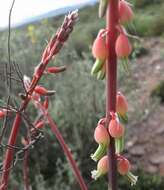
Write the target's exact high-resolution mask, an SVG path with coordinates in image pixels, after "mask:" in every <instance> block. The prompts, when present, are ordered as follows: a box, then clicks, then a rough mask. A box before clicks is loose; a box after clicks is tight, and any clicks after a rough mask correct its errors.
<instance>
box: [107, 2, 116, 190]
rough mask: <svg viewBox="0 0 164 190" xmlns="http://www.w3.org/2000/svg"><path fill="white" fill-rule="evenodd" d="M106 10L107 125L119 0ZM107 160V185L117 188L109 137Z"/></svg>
mask: <svg viewBox="0 0 164 190" xmlns="http://www.w3.org/2000/svg"><path fill="white" fill-rule="evenodd" d="M108 2H109V3H108V10H107V20H106V24H107V26H106V27H107V31H110V32H109V33H108V34H107V39H106V41H107V48H108V52H109V53H108V59H107V62H106V122H107V123H106V124H107V126H108V124H109V122H110V119H111V116H110V113H111V112H114V113H115V112H116V92H117V55H116V52H115V43H116V39H117V34H118V30H117V26H118V22H119V9H118V8H119V0H109V1H108ZM108 162H109V166H110V171H108V176H109V185H110V186H111V189H112V190H117V161H116V155H115V140H114V138H113V137H111V138H110V144H109V148H108Z"/></svg>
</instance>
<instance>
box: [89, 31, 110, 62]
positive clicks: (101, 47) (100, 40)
mask: <svg viewBox="0 0 164 190" xmlns="http://www.w3.org/2000/svg"><path fill="white" fill-rule="evenodd" d="M104 33H105V29H101V30H100V31H99V33H98V35H97V38H96V39H95V41H94V43H93V46H92V54H93V57H95V58H96V59H101V60H105V59H106V58H107V56H108V49H107V45H106V39H105V35H104Z"/></svg>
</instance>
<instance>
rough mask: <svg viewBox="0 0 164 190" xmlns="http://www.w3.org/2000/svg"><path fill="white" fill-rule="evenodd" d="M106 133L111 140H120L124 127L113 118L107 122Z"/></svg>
mask: <svg viewBox="0 0 164 190" xmlns="http://www.w3.org/2000/svg"><path fill="white" fill-rule="evenodd" d="M108 131H109V133H110V135H111V136H112V137H113V138H120V137H122V136H123V135H124V127H123V126H122V125H121V124H120V123H119V122H118V121H117V120H116V119H115V118H112V119H111V121H110V122H109V126H108Z"/></svg>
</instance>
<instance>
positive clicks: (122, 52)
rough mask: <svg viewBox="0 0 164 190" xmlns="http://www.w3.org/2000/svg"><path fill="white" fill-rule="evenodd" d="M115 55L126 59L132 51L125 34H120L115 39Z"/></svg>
mask: <svg viewBox="0 0 164 190" xmlns="http://www.w3.org/2000/svg"><path fill="white" fill-rule="evenodd" d="M115 50H116V54H117V57H118V58H120V59H127V57H128V56H129V55H130V54H131V52H132V46H131V44H130V42H129V40H128V38H127V36H126V35H125V34H122V33H121V34H120V35H119V36H118V38H117V40H116V46H115Z"/></svg>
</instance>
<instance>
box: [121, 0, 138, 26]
mask: <svg viewBox="0 0 164 190" xmlns="http://www.w3.org/2000/svg"><path fill="white" fill-rule="evenodd" d="M133 17H134V15H133V11H132V9H131V7H130V4H129V3H128V2H126V1H125V0H121V1H120V3H119V18H120V22H121V23H122V24H124V23H128V22H130V21H132V20H133Z"/></svg>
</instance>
